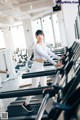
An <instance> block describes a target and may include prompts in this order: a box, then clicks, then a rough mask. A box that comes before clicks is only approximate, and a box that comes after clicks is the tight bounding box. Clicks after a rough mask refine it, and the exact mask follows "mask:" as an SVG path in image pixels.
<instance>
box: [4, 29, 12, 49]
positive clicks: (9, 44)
mask: <svg viewBox="0 0 80 120" xmlns="http://www.w3.org/2000/svg"><path fill="white" fill-rule="evenodd" d="M3 36H4V41H5V46H6V48H7V49H12V50H13V42H12V36H11V31H10V30H9V28H5V29H3Z"/></svg>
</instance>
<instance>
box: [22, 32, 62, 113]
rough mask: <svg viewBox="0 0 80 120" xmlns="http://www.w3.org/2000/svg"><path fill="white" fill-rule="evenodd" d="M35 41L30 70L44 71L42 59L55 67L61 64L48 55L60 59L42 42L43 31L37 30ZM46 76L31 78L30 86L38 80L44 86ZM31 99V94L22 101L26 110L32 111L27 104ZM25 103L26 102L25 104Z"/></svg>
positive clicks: (36, 85) (34, 85) (37, 82)
mask: <svg viewBox="0 0 80 120" xmlns="http://www.w3.org/2000/svg"><path fill="white" fill-rule="evenodd" d="M35 36H36V39H37V43H36V44H35V49H34V62H33V65H32V68H31V71H30V72H38V71H44V70H45V69H44V61H45V60H48V61H49V62H50V63H52V64H53V65H54V66H55V67H60V66H62V63H61V62H58V63H56V62H55V61H54V60H53V59H52V58H51V57H50V56H49V55H51V56H52V57H53V58H56V59H58V60H60V59H61V57H59V56H57V55H55V54H54V53H53V52H51V51H50V50H49V48H47V46H46V45H45V44H44V33H43V31H42V30H37V31H36V33H35ZM46 80H47V79H46V77H38V78H32V87H33V88H35V87H38V85H39V82H40V83H41V86H46V85H47V83H46ZM30 100H31V96H30V97H28V99H26V102H25V103H23V108H24V109H26V110H27V111H28V112H32V111H33V110H32V108H31V107H30V105H29V101H30ZM26 103H27V104H26Z"/></svg>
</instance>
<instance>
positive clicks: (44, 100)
mask: <svg viewBox="0 0 80 120" xmlns="http://www.w3.org/2000/svg"><path fill="white" fill-rule="evenodd" d="M49 97H50V96H49V94H46V95H45V97H44V98H43V101H42V103H41V106H40V108H39V111H38V114H37V117H36V119H35V120H41V118H42V115H43V113H44V110H45V108H46V105H47V103H48V100H49Z"/></svg>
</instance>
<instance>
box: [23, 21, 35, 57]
mask: <svg viewBox="0 0 80 120" xmlns="http://www.w3.org/2000/svg"><path fill="white" fill-rule="evenodd" d="M23 29H24V35H25V40H26V46H27V50H28V55H29V56H30V55H31V53H32V49H33V48H34V38H33V32H32V21H31V19H27V20H23Z"/></svg>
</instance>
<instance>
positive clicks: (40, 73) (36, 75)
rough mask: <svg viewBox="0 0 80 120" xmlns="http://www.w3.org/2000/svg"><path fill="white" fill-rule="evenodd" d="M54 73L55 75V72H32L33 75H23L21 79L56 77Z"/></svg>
mask: <svg viewBox="0 0 80 120" xmlns="http://www.w3.org/2000/svg"><path fill="white" fill-rule="evenodd" d="M56 73H57V70H48V71H40V72H33V73H27V74H23V75H22V78H23V79H25V78H33V77H42V76H49V75H56Z"/></svg>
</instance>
